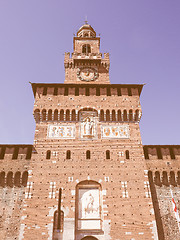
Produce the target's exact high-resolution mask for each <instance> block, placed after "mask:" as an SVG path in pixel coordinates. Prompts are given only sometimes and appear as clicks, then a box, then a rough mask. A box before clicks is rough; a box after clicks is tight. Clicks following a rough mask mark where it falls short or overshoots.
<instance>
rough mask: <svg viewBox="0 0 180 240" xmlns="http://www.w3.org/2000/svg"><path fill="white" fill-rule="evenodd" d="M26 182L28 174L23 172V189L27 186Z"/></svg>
mask: <svg viewBox="0 0 180 240" xmlns="http://www.w3.org/2000/svg"><path fill="white" fill-rule="evenodd" d="M27 181H28V172H27V171H25V172H23V175H22V185H23V186H24V187H26V186H27Z"/></svg>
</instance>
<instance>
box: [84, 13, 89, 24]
mask: <svg viewBox="0 0 180 240" xmlns="http://www.w3.org/2000/svg"><path fill="white" fill-rule="evenodd" d="M84 22H85V24H88V20H87V15H86V16H85V21H84Z"/></svg>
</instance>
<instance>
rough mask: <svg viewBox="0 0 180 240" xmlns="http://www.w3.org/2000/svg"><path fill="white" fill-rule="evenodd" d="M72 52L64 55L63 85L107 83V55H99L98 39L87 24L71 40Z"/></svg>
mask: <svg viewBox="0 0 180 240" xmlns="http://www.w3.org/2000/svg"><path fill="white" fill-rule="evenodd" d="M73 45H74V46H73V49H74V52H73V53H72V56H70V53H65V59H64V67H65V83H98V84H102V83H105V84H106V83H109V65H110V64H109V53H104V57H102V53H100V50H99V48H100V37H97V36H96V32H95V31H94V29H93V28H92V27H91V25H89V24H87V22H86V23H85V24H84V25H83V26H82V27H81V28H80V29H79V30H78V32H77V34H76V36H75V37H74V39H73Z"/></svg>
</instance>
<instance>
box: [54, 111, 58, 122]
mask: <svg viewBox="0 0 180 240" xmlns="http://www.w3.org/2000/svg"><path fill="white" fill-rule="evenodd" d="M54 121H58V110H57V109H55V111H54Z"/></svg>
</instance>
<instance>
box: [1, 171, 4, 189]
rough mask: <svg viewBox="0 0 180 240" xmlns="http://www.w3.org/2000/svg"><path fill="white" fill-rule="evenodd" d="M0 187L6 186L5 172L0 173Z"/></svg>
mask: <svg viewBox="0 0 180 240" xmlns="http://www.w3.org/2000/svg"><path fill="white" fill-rule="evenodd" d="M0 187H5V172H1V173H0Z"/></svg>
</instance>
